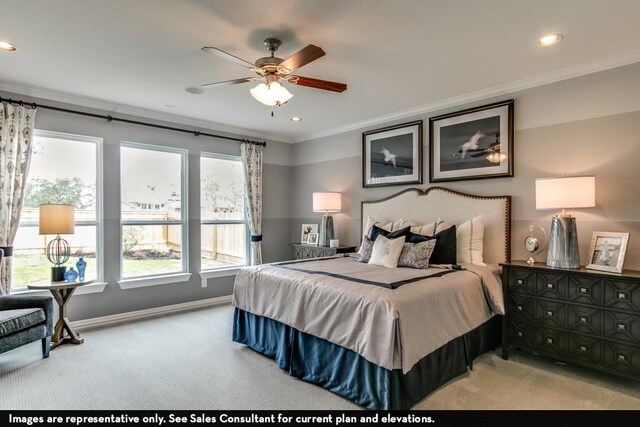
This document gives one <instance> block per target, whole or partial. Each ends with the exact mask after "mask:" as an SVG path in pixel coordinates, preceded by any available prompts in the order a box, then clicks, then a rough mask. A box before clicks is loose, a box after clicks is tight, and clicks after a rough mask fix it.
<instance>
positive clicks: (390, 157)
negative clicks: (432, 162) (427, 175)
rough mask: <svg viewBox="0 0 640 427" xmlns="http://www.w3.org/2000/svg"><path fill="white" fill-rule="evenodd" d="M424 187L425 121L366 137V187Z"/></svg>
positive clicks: (364, 182)
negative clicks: (423, 138) (423, 124)
mask: <svg viewBox="0 0 640 427" xmlns="http://www.w3.org/2000/svg"><path fill="white" fill-rule="evenodd" d="M406 184H422V120H418V121H415V122H410V123H404V124H401V125H396V126H390V127H386V128H383V129H376V130H371V131H368V132H364V133H363V134H362V187H363V188H368V187H382V186H386V185H406Z"/></svg>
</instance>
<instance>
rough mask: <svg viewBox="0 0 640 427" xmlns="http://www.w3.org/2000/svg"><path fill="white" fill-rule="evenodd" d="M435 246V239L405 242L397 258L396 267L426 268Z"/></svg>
mask: <svg viewBox="0 0 640 427" xmlns="http://www.w3.org/2000/svg"><path fill="white" fill-rule="evenodd" d="M435 247H436V239H431V240H427V241H426V242H421V243H405V244H404V246H403V247H402V252H401V253H400V258H399V259H398V267H411V268H427V267H429V258H431V254H432V253H433V249H434V248H435Z"/></svg>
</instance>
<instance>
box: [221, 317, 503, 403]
mask: <svg viewBox="0 0 640 427" xmlns="http://www.w3.org/2000/svg"><path fill="white" fill-rule="evenodd" d="M233 316H234V319H233V341H235V342H238V343H241V344H244V345H246V346H248V347H250V348H251V349H253V350H255V351H257V352H259V353H262V354H264V355H265V356H268V357H270V358H272V359H274V360H275V362H276V363H277V364H278V366H279V367H280V368H281V369H284V370H286V371H287V372H289V374H290V375H292V376H295V377H297V378H300V379H302V380H304V381H307V382H310V383H313V384H317V385H319V386H321V387H323V388H325V389H327V390H329V391H332V392H334V393H336V394H338V395H340V396H343V397H345V398H347V399H349V400H351V401H352V402H354V403H356V404H357V405H360V406H362V407H364V408H367V409H374V410H390V409H410V408H411V407H412V406H414V405H415V404H416V403H418V402H419V401H421V400H422V399H424V398H425V397H426V396H427V395H428V394H429V393H431V392H432V391H434V390H436V389H437V388H438V387H440V386H441V385H442V384H444V383H446V382H447V381H449V380H450V379H452V378H455V377H457V376H459V375H461V374H463V373H464V372H466V370H467V367H471V366H472V361H473V359H475V358H476V357H477V356H479V355H480V354H482V353H485V352H487V351H490V350H493V349H495V348H496V346H497V345H498V344H499V342H500V319H499V316H494V317H493V318H491V319H490V320H489V321H488V322H486V323H484V324H483V325H480V326H479V327H478V328H476V329H474V330H473V331H471V332H469V333H467V334H465V335H463V336H461V337H459V338H456V339H454V340H453V341H450V342H449V343H447V344H445V345H444V346H442V347H440V348H439V349H437V350H435V351H434V352H433V353H431V354H429V355H427V356H425V357H424V358H422V360H420V362H418V363H417V364H416V365H415V366H414V367H413V368H412V369H411V371H409V372H408V373H407V374H403V373H402V370H401V369H394V370H388V369H385V368H382V367H380V366H378V365H376V364H374V363H371V362H369V361H368V360H366V359H365V358H364V357H362V356H360V355H359V354H357V353H356V352H354V351H352V350H349V349H346V348H344V347H341V346H339V345H336V344H333V343H331V342H329V341H327V340H324V339H322V338H318V337H315V336H313V335H309V334H307V333H304V332H301V331H299V330H297V329H295V328H292V327H290V326H287V325H285V324H283V323H280V322H278V321H276V320H273V319H269V318H266V317H262V316H258V315H255V314H251V313H249V312H246V311H244V310H240V309H239V308H236V309H235V312H234V315H233Z"/></svg>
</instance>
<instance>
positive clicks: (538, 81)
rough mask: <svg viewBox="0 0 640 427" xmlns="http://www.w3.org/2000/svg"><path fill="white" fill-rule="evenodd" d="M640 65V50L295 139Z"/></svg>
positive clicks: (376, 123)
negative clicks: (638, 63) (635, 64)
mask: <svg viewBox="0 0 640 427" xmlns="http://www.w3.org/2000/svg"><path fill="white" fill-rule="evenodd" d="M636 62H640V50H636V51H632V52H628V53H625V54H622V55H617V56H612V57H609V58H605V59H602V60H598V61H594V62H589V63H587V64H582V65H577V66H574V67H568V68H563V69H562V70H558V71H553V72H551V73H546V74H541V75H538V76H534V77H530V78H526V79H522V80H518V81H515V82H511V83H506V84H503V85H499V86H494V87H492V88H488V89H483V90H479V91H476V92H470V93H467V94H464V95H460V96H455V97H453V98H447V99H443V100H440V101H435V102H431V103H429V104H424V105H420V106H418V107H413V108H408V109H406V110H401V111H396V112H394V113H390V114H385V115H381V116H376V117H372V118H369V119H365V120H361V121H358V122H354V123H350V124H348V125H345V126H338V127H334V128H328V129H323V130H322V131H320V132H312V133H309V134H304V135H301V136H298V137H297V138H295V140H294V142H295V143H298V142H304V141H309V140H312V139H318V138H323V137H326V136H331V135H337V134H341V133H345V132H350V131H353V130H358V129H363V128H366V127H369V126H374V125H380V124H385V123H388V122H391V121H394V120H399V119H406V118H408V117H412V116H417V115H420V114H425V113H432V112H434V111H439V110H444V109H446V108H451V107H456V106H461V105H464V104H469V103H472V102H476V101H482V100H485V99H488V98H492V97H495V96H502V95H507V94H512V93H513V92H518V91H521V90H525V89H531V88H534V87H538V86H544V85H547V84H551V83H555V82H559V81H562V80H568V79H572V78H575V77H581V76H585V75H588V74H593V73H597V72H600V71H606V70H609V69H612V68H618V67H622V66H625V65H630V64H634V63H636Z"/></svg>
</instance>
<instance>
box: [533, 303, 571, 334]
mask: <svg viewBox="0 0 640 427" xmlns="http://www.w3.org/2000/svg"><path fill="white" fill-rule="evenodd" d="M535 305H536V311H535V315H536V317H535V319H536V323H538V324H539V325H543V326H551V327H554V328H562V329H565V328H566V327H567V305H566V304H565V303H562V302H555V301H545V300H536V304H535Z"/></svg>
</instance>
